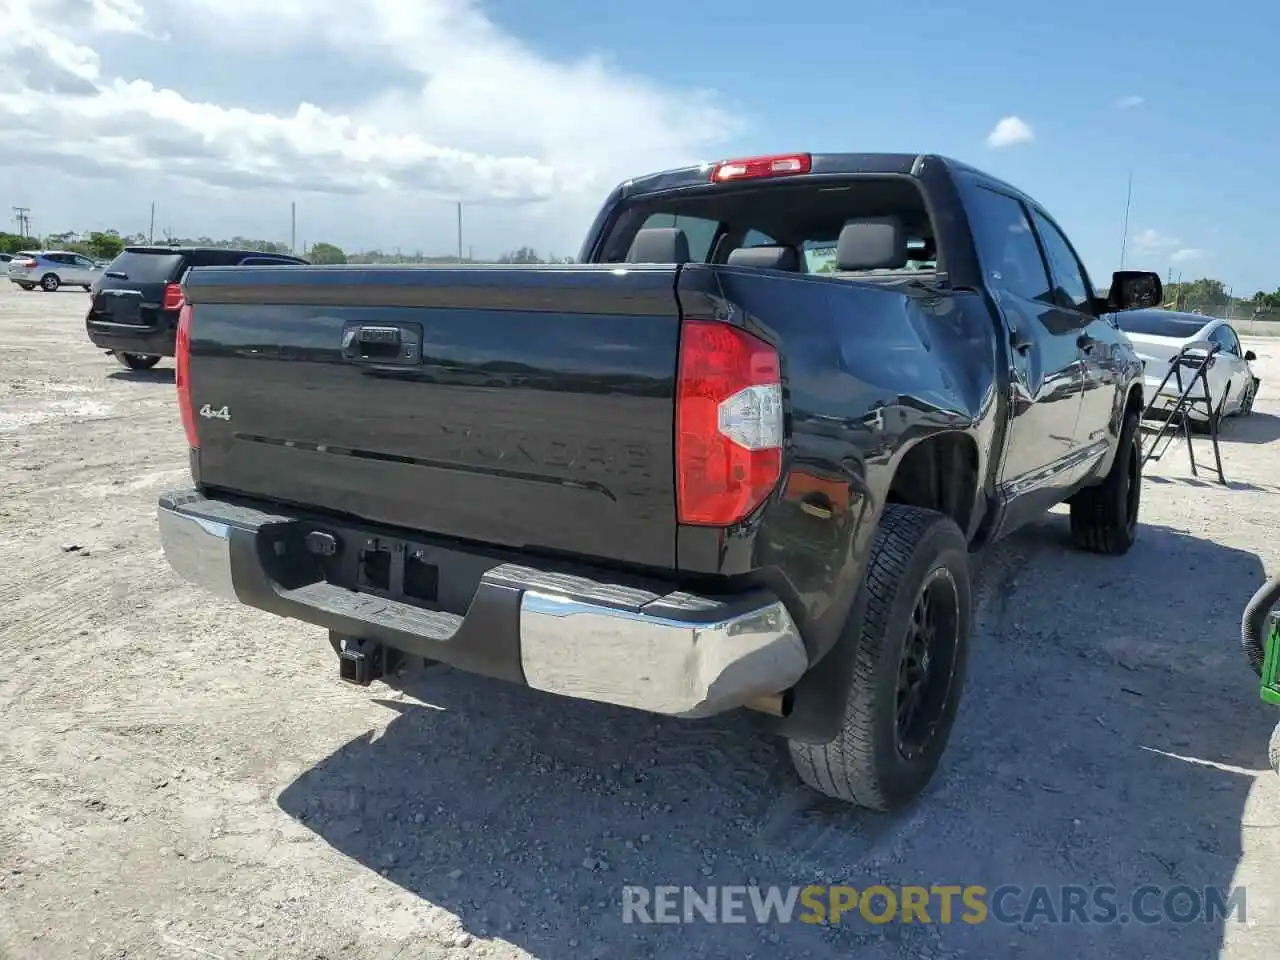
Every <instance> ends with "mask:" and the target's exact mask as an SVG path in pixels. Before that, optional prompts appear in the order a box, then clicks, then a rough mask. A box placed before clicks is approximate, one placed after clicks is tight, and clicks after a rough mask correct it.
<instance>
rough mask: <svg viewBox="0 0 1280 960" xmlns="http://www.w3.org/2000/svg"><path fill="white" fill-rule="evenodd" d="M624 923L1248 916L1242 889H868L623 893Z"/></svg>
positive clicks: (1149, 920)
mask: <svg viewBox="0 0 1280 960" xmlns="http://www.w3.org/2000/svg"><path fill="white" fill-rule="evenodd" d="M622 920H623V922H624V923H644V924H650V923H664V924H665V923H698V922H702V923H760V924H764V923H796V922H798V923H809V924H824V923H830V924H835V923H849V922H863V923H871V924H885V923H929V924H933V923H941V924H950V923H964V924H971V925H973V924H981V923H990V922H992V921H994V922H996V923H1002V924H1020V923H1035V922H1041V923H1051V924H1057V923H1064V924H1073V923H1082V924H1108V923H1141V924H1157V923H1175V924H1187V923H1216V922H1225V921H1226V920H1235V921H1237V922H1240V923H1243V922H1244V921H1245V888H1244V887H1230V888H1225V889H1224V888H1222V887H1190V886H1185V885H1184V886H1175V887H1157V886H1142V887H1137V888H1135V889H1134V890H1133V891H1132V892H1130V893H1129V894H1128V895H1125V894H1122V893H1121V892H1120V891H1119V890H1118V889H1117V888H1115V887H1108V886H1093V887H1085V886H1059V887H1047V886H1036V887H1019V886H1013V885H1004V886H999V887H994V888H987V887H984V886H977V885H970V886H961V885H959V884H954V885H943V884H935V885H930V886H913V885H906V886H897V887H890V886H885V885H880V884H877V885H872V886H868V887H862V888H859V887H851V886H827V885H810V886H806V887H761V886H720V887H703V888H696V887H688V886H686V887H678V886H658V887H638V886H628V887H623V889H622Z"/></svg>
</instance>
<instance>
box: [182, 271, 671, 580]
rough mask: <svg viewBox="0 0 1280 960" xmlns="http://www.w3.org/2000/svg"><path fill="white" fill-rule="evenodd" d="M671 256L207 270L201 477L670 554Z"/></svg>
mask: <svg viewBox="0 0 1280 960" xmlns="http://www.w3.org/2000/svg"><path fill="white" fill-rule="evenodd" d="M675 278H676V267H674V266H639V267H632V268H630V269H628V270H626V271H618V270H615V269H611V268H609V267H595V266H579V265H573V266H532V267H526V266H510V267H505V266H495V267H474V268H473V267H465V268H448V269H439V268H398V267H298V266H289V267H286V268H281V269H275V268H272V267H254V268H252V269H250V268H242V269H237V268H207V269H206V268H197V269H195V270H192V271H191V273H190V274H189V275H188V277H187V280H186V294H187V299H188V302H189V303H191V305H192V310H191V325H190V335H191V341H190V342H191V348H190V366H189V383H190V389H191V399H192V408H193V410H194V411H195V416H194V418H193V419H194V421H195V424H196V429H197V431H198V434H199V448H198V452H197V453H195V454H194V455H193V470H194V472H195V474H196V479H197V482H198V483H200V484H201V485H202V486H204V487H206V488H210V489H215V490H224V491H230V492H235V493H240V494H243V495H247V496H250V497H257V498H265V499H269V500H273V501H277V502H280V503H286V504H294V505H297V506H303V507H313V508H319V509H321V510H325V511H333V512H337V513H341V514H344V515H347V516H351V517H356V518H360V519H364V520H367V521H372V522H375V523H383V524H388V525H392V526H397V527H403V528H407V529H410V530H415V531H426V532H428V533H435V534H440V535H443V536H448V537H456V538H461V539H465V540H471V541H476V542H480V543H486V544H494V545H501V546H507V547H512V548H524V549H533V550H545V551H555V552H561V551H563V552H567V553H573V554H576V555H580V556H584V557H594V558H601V559H607V560H614V561H619V562H624V563H629V564H636V565H641V566H650V567H663V568H670V567H672V566H673V564H674V560H675V539H676V514H675V492H674V463H673V417H674V387H675V384H674V381H675V374H676V361H677V351H678V340H679V332H680V312H679V308H678V304H677V298H676V292H675Z"/></svg>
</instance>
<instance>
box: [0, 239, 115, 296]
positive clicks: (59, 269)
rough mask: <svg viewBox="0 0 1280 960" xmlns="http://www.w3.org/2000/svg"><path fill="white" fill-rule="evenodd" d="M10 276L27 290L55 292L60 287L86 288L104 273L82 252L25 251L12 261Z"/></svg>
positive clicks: (9, 266) (10, 263)
mask: <svg viewBox="0 0 1280 960" xmlns="http://www.w3.org/2000/svg"><path fill="white" fill-rule="evenodd" d="M7 266H8V268H9V269H8V273H9V279H10V280H11V281H12V282H13V283H16V284H17V285H18V286H20V287H22V289H23V290H34V289H35V288H36V287H39V288H40V289H41V290H45V291H48V292H49V293H52V292H53V291H54V290H57V289H58V288H59V287H66V286H72V287H84V289H86V290H88V289H89V287H90V286H92V284H93V281H95V280H97V279H98V278H99V277H100V276H102V268H101V267H100V266H98V265H97V264H96V263H94V262H93V261H92V260H90V259H89V258H88V257H86V256H83V255H81V254H79V253H72V252H69V251H66V250H22V251H20V252H19V253H18V254H17V255H16V256H15V257H14V258H13V259H12V260H10V261H9V263H8V265H7Z"/></svg>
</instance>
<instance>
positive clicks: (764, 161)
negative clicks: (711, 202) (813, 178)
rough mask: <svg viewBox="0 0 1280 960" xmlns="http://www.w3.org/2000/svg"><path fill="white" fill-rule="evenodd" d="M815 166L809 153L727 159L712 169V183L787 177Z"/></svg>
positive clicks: (805, 171) (806, 171)
mask: <svg viewBox="0 0 1280 960" xmlns="http://www.w3.org/2000/svg"><path fill="white" fill-rule="evenodd" d="M812 168H813V157H812V155H810V154H807V153H779V154H775V155H774V156H771V157H748V158H746V159H745V160H725V161H724V162H722V163H718V164H716V165H715V168H714V169H713V170H712V171H711V182H712V183H724V182H725V181H728V180H759V179H761V178H763V177H785V176H791V175H794V174H797V173H808V172H809V171H810V170H811V169H812Z"/></svg>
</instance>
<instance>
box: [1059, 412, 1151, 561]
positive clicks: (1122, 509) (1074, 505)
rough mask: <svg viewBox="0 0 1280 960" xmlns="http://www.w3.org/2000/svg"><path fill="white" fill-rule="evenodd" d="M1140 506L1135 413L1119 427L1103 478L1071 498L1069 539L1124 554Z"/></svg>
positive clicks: (1094, 549) (1085, 546) (1094, 550)
mask: <svg viewBox="0 0 1280 960" xmlns="http://www.w3.org/2000/svg"><path fill="white" fill-rule="evenodd" d="M1141 505H1142V439H1141V436H1140V434H1139V431H1138V415H1137V414H1136V413H1130V414H1128V415H1126V416H1125V418H1124V426H1123V427H1121V428H1120V440H1119V446H1118V447H1117V448H1116V458H1115V461H1114V462H1113V463H1112V464H1111V471H1110V472H1109V473H1108V474H1107V479H1106V480H1104V481H1103V482H1102V483H1101V484H1099V485H1098V486H1096V487H1086V488H1085V489H1084V490H1081V491H1080V492H1079V493H1077V494H1076V495H1075V496H1074V497H1072V498H1071V539H1072V541H1073V542H1074V543H1075V545H1076V546H1077V547H1079V548H1080V549H1082V550H1088V551H1089V552H1091V553H1109V554H1113V555H1119V554H1122V553H1128V552H1129V548H1130V547H1132V546H1133V542H1134V540H1135V539H1137V536H1138V511H1139V508H1140V507H1141Z"/></svg>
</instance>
